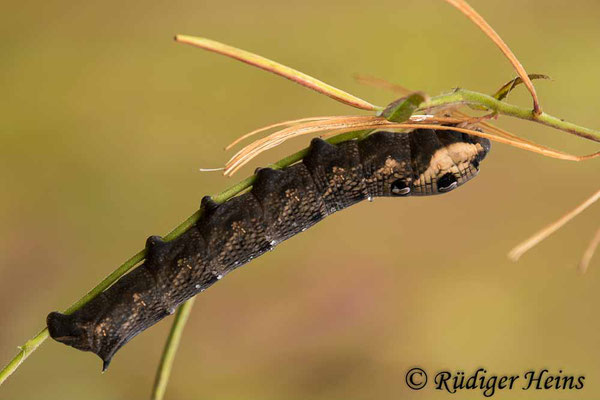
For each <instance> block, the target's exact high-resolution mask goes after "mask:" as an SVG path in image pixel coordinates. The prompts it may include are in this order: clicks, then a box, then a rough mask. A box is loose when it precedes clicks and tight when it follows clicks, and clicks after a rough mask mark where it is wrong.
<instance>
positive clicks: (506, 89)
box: [493, 74, 552, 100]
mask: <svg viewBox="0 0 600 400" xmlns="http://www.w3.org/2000/svg"><path fill="white" fill-rule="evenodd" d="M527 76H529V79H531V80H533V79H552V78H550V77H549V76H548V75H543V74H529V75H527ZM522 83H523V79H521V77H517V78H515V79H512V80H510V81H509V82H507V83H505V84H504V85H503V86H502V87H501V88H500V89H498V91H497V92H496V93H495V94H494V96H493V97H494V98H495V99H497V100H504V99H505V98H506V96H508V94H509V93H510V92H512V90H513V89H514V88H515V87H517V86H518V85H520V84H522Z"/></svg>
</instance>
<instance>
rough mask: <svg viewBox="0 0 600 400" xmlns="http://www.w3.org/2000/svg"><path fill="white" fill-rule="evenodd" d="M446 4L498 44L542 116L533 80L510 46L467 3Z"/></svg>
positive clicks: (460, 1)
mask: <svg viewBox="0 0 600 400" xmlns="http://www.w3.org/2000/svg"><path fill="white" fill-rule="evenodd" d="M446 2H448V3H449V4H450V5H452V6H454V7H455V8H457V9H458V10H459V11H460V12H462V13H463V14H464V15H465V16H466V17H467V18H469V19H470V20H471V21H473V22H474V23H475V25H477V26H478V27H479V29H481V30H482V31H483V32H484V33H485V34H486V35H487V36H488V37H489V38H490V39H491V40H492V41H493V42H494V43H495V44H496V46H498V48H500V50H501V51H502V53H504V55H505V56H506V58H508V60H509V61H510V63H511V64H512V65H513V67H514V69H515V71H517V74H518V75H519V76H520V77H521V79H522V80H523V83H524V84H525V86H526V87H527V90H529V93H531V97H532V98H533V111H534V113H535V114H536V115H539V114H541V113H542V109H541V107H540V103H539V100H538V97H537V93H536V92H535V87H534V86H533V83H532V82H531V79H529V76H528V75H527V72H526V71H525V68H524V67H523V65H522V64H521V62H520V61H519V59H518V58H517V57H516V56H515V54H514V53H513V52H512V50H511V49H510V47H508V45H507V44H506V43H504V41H503V40H502V38H501V37H500V35H498V33H497V32H496V31H495V30H494V28H492V27H491V26H490V24H488V23H487V21H486V20H485V19H484V18H483V17H482V16H481V15H479V13H478V12H477V11H475V10H474V9H473V8H472V7H471V6H470V5H469V4H468V3H467V2H466V1H464V0H446Z"/></svg>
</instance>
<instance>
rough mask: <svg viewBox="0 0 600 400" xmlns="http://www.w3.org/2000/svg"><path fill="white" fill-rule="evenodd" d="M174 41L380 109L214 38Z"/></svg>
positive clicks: (353, 103) (182, 37)
mask: <svg viewBox="0 0 600 400" xmlns="http://www.w3.org/2000/svg"><path fill="white" fill-rule="evenodd" d="M175 41H177V42H179V43H185V44H189V45H192V46H196V47H200V48H201V49H204V50H208V51H212V52H215V53H217V54H222V55H224V56H227V57H231V58H233V59H236V60H239V61H242V62H244V63H246V64H249V65H252V66H255V67H258V68H260V69H263V70H265V71H268V72H272V73H274V74H276V75H279V76H283V77H284V78H287V79H289V80H291V81H294V82H296V83H298V84H300V85H302V86H304V87H307V88H309V89H312V90H315V91H317V92H319V93H322V94H324V95H326V96H329V97H331V98H332V99H334V100H337V101H339V102H341V103H344V104H347V105H349V106H352V107H356V108H359V109H362V110H369V111H377V110H380V109H381V107H379V106H375V105H373V104H371V103H369V102H368V101H366V100H363V99H361V98H358V97H356V96H354V95H351V94H350V93H347V92H345V91H343V90H341V89H338V88H336V87H333V86H331V85H328V84H327V83H325V82H322V81H320V80H318V79H316V78H313V77H312V76H310V75H307V74H305V73H303V72H300V71H298V70H296V69H293V68H290V67H288V66H286V65H283V64H280V63H278V62H276V61H273V60H269V59H268V58H265V57H262V56H259V55H258V54H254V53H251V52H249V51H246V50H242V49H238V48H236V47H233V46H228V45H226V44H223V43H220V42H217V41H215V40H210V39H206V38H202V37H195V36H187V35H177V36H175Z"/></svg>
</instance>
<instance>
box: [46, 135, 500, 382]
mask: <svg viewBox="0 0 600 400" xmlns="http://www.w3.org/2000/svg"><path fill="white" fill-rule="evenodd" d="M489 150H490V142H489V141H488V140H487V139H484V138H480V137H477V136H472V135H468V134H465V133H459V132H454V131H449V130H431V129H416V130H413V131H412V132H404V133H400V132H389V131H378V132H374V133H372V134H370V135H368V136H367V137H366V138H364V139H362V140H348V141H345V142H341V143H339V144H337V145H334V144H330V143H328V142H326V141H324V140H322V139H319V138H315V139H313V140H312V141H311V143H310V147H309V151H308V153H307V155H306V156H305V157H304V158H303V159H302V160H301V161H300V162H297V163H295V164H292V165H291V166H289V167H286V168H284V169H281V170H275V169H271V168H260V169H259V170H257V173H256V175H257V177H256V180H255V182H254V184H253V186H252V188H251V190H250V191H248V192H246V193H243V194H241V195H238V196H236V197H233V198H231V199H230V200H228V201H226V202H224V203H222V204H217V203H215V202H214V201H213V200H212V199H211V198H210V197H209V196H205V197H204V198H203V199H202V201H201V209H202V210H203V214H202V216H201V218H200V219H199V220H198V222H197V223H196V224H195V225H194V226H193V227H191V228H190V229H189V230H188V231H186V232H185V233H184V234H182V235H181V236H179V237H178V238H177V239H175V240H173V241H170V242H166V241H163V240H162V239H161V238H160V237H159V236H151V237H149V238H148V240H147V241H146V248H147V256H146V260H145V262H144V263H143V264H142V265H141V266H139V267H138V268H136V269H134V270H133V271H131V272H129V273H128V274H126V275H124V276H123V277H122V278H121V279H119V280H118V281H117V282H115V284H114V285H113V286H111V287H110V288H108V289H107V290H106V291H104V292H102V293H101V294H100V295H99V296H98V297H96V298H94V299H93V300H92V301H90V302H89V303H87V304H86V305H85V306H83V307H82V308H80V309H79V310H77V311H75V312H74V313H72V314H70V315H66V314H61V313H58V312H52V313H50V314H49V315H48V317H47V326H48V330H49V333H50V336H51V337H52V338H53V339H55V340H57V341H59V342H62V343H64V344H67V345H69V346H72V347H74V348H76V349H79V350H84V351H91V352H93V353H95V354H97V355H98V356H99V357H100V358H101V359H102V361H103V370H106V368H107V367H108V365H109V364H110V361H111V359H112V358H113V356H114V354H115V353H116V352H117V350H119V349H120V348H121V347H122V346H123V345H125V344H126V343H127V342H128V341H129V340H131V339H132V338H133V337H135V336H136V335H137V334H139V333H140V332H142V331H144V330H145V329H147V328H149V327H150V326H152V325H153V324H155V323H156V322H158V321H160V320H161V319H163V318H164V317H166V316H168V315H170V314H172V313H173V312H174V311H175V309H176V307H177V306H178V305H180V304H181V303H183V302H185V301H186V300H188V299H189V298H191V297H193V296H195V295H196V294H198V293H200V292H202V291H204V290H205V289H207V288H208V287H210V286H211V285H213V284H214V283H215V282H217V281H219V280H220V279H221V278H222V277H224V276H225V275H226V274H228V273H229V272H231V271H232V270H234V269H236V268H238V267H240V266H242V265H244V264H246V263H247V262H249V261H251V260H252V259H254V258H256V257H258V256H260V255H262V254H263V253H265V252H267V251H269V250H272V249H273V248H274V247H275V246H276V245H277V244H278V243H280V242H282V241H284V240H286V239H289V238H290V237H292V236H294V235H296V234H298V233H300V232H303V231H305V230H306V229H307V228H309V227H311V226H312V225H314V224H315V223H317V222H319V221H320V220H322V219H323V218H325V217H326V216H328V215H330V214H332V213H334V212H336V211H340V210H342V209H344V208H346V207H349V206H351V205H353V204H356V203H358V202H360V201H362V200H365V199H369V200H371V199H373V198H374V197H381V196H391V197H407V196H411V195H412V196H423V195H435V194H442V193H447V192H449V191H451V190H453V189H455V188H456V187H458V186H460V185H462V184H464V183H465V182H467V181H469V180H470V179H471V178H473V177H475V176H476V175H477V174H478V172H479V163H480V162H481V160H483V159H484V158H485V156H486V155H487V153H488V152H489Z"/></svg>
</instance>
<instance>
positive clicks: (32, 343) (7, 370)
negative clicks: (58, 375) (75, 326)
mask: <svg viewBox="0 0 600 400" xmlns="http://www.w3.org/2000/svg"><path fill="white" fill-rule="evenodd" d="M366 132H368V131H355V132H348V133H343V134H340V135H337V136H333V137H332V138H330V139H328V142H330V143H340V142H343V141H346V140H350V139H354V138H360V137H362V136H364V135H365V133H366ZM307 152H308V148H306V149H303V150H300V151H298V152H296V153H294V154H292V155H290V156H287V157H285V158H283V159H281V160H279V161H278V162H276V163H274V164H271V165H270V167H271V168H284V167H287V166H289V165H291V164H293V163H295V162H297V161H300V160H301V159H302V158H303V157H304V156H305V155H306V154H307ZM255 179H256V176H255V175H252V176H250V177H248V178H246V179H244V180H243V181H241V182H239V183H237V184H235V185H233V186H231V187H229V188H228V189H225V190H224V191H223V192H221V193H219V194H216V195H214V196H213V200H214V201H215V202H217V203H222V202H225V201H227V200H229V199H230V198H232V197H234V196H236V195H237V194H239V193H241V192H242V191H244V190H246V189H247V188H249V187H250V186H252V184H253V183H254V180H255ZM201 215H202V210H198V211H196V212H195V213H194V214H192V215H191V216H190V217H189V218H188V219H186V220H185V221H184V222H183V223H181V224H180V225H179V226H177V227H176V228H175V229H173V230H172V231H171V232H169V234H167V235H166V236H165V238H164V239H165V240H167V241H169V240H173V239H175V238H177V237H179V236H180V235H181V234H182V233H184V232H185V231H187V230H188V229H189V228H190V227H191V226H192V225H194V224H195V223H196V222H197V221H198V219H199V218H200V216H201ZM145 256H146V250H145V249H143V250H140V251H138V252H137V253H136V254H135V255H134V256H132V257H131V258H130V259H129V260H127V261H125V262H124V263H123V264H122V265H121V266H120V267H119V268H117V269H116V270H115V271H113V272H112V273H111V274H110V275H108V276H107V277H106V278H104V280H102V282H100V283H99V284H98V285H97V286H95V287H94V288H93V289H92V290H90V291H89V292H88V293H87V294H86V295H85V296H83V297H82V298H81V299H79V300H77V301H76V302H75V303H74V304H73V305H71V306H70V307H69V308H67V309H66V310H65V311H64V313H65V314H71V313H73V312H74V311H76V310H78V309H80V308H81V307H82V306H83V305H85V304H87V303H88V302H89V301H90V300H92V299H93V298H94V297H96V296H98V295H99V294H100V293H101V292H103V291H104V290H106V289H107V288H108V287H109V286H110V285H112V284H113V283H115V282H116V281H117V280H118V279H119V278H120V277H121V276H123V275H125V274H126V273H127V272H128V271H129V270H131V269H132V268H133V267H134V266H135V265H137V264H138V263H140V262H141V261H143V260H144V257H145ZM189 308H191V306H189ZM176 323H177V320H176ZM182 325H184V324H182ZM174 328H175V327H174ZM182 329H183V328H182ZM48 336H49V333H48V328H44V329H42V330H41V331H40V332H39V333H38V334H37V335H35V336H34V337H33V338H31V339H30V340H28V341H27V342H26V343H25V344H24V345H22V346H20V347H19V352H18V353H17V355H16V356H15V357H13V359H12V360H11V361H10V362H9V363H8V364H7V365H6V366H5V367H4V368H2V370H1V371H0V385H2V384H3V383H4V381H5V380H6V379H7V378H8V377H9V376H10V375H12V373H13V372H15V370H16V369H17V368H19V365H21V363H22V362H23V361H25V360H26V359H27V357H29V356H30V355H31V353H33V352H34V351H35V350H36V349H37V348H38V347H39V345H41V344H42V343H43V342H44V341H45V340H46V339H48Z"/></svg>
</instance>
